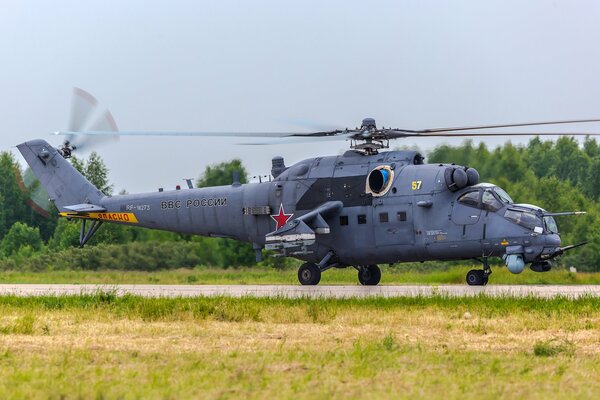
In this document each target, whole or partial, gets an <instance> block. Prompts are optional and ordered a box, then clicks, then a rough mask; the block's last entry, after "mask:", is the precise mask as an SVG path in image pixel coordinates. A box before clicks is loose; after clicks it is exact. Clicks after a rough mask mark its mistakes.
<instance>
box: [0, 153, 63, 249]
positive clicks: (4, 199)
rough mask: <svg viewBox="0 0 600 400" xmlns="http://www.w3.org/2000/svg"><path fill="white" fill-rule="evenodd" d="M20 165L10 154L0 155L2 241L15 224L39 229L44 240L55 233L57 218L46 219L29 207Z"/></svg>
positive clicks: (28, 194)
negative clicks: (18, 223) (23, 224)
mask: <svg viewBox="0 0 600 400" xmlns="http://www.w3.org/2000/svg"><path fill="white" fill-rule="evenodd" d="M21 176H22V173H21V169H20V167H19V164H18V163H17V162H16V160H15V158H14V157H13V155H12V154H11V153H9V152H1V153H0V239H2V237H4V235H6V233H7V232H8V230H9V229H10V228H11V227H12V226H13V224H14V223H15V222H23V223H25V224H27V225H29V226H35V227H37V228H39V231H40V234H41V236H42V238H43V239H44V240H47V239H48V238H49V237H50V236H51V235H52V232H53V231H54V227H55V226H56V221H57V217H56V216H55V215H53V216H52V217H51V218H45V217H42V216H41V215H39V214H38V213H36V212H35V211H34V210H33V209H32V208H31V207H29V206H28V205H27V201H28V199H29V198H30V193H29V192H28V191H27V189H26V188H25V186H24V185H23V181H22V178H21Z"/></svg>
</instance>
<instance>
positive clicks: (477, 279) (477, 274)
mask: <svg viewBox="0 0 600 400" xmlns="http://www.w3.org/2000/svg"><path fill="white" fill-rule="evenodd" d="M486 283H487V276H485V273H484V272H483V270H482V269H472V270H470V271H469V272H468V273H467V284H468V285H469V286H483V285H485V284H486Z"/></svg>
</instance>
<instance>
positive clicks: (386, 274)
mask: <svg viewBox="0 0 600 400" xmlns="http://www.w3.org/2000/svg"><path fill="white" fill-rule="evenodd" d="M471 268H477V266H475V265H473V266H464V267H451V268H448V269H446V270H431V271H427V270H424V271H414V270H402V269H398V268H389V267H385V266H384V267H382V270H383V275H382V281H381V284H383V285H394V284H426V285H436V284H464V282H465V274H466V273H467V271H468V270H469V269H471ZM296 274H297V272H296V270H295V269H286V270H275V269H272V268H265V267H255V268H251V267H249V268H240V269H217V268H195V269H177V270H162V271H156V272H143V271H116V270H105V271H102V270H100V271H45V272H28V271H3V272H1V273H0V283H105V284H118V283H130V284H196V285H201V284H241V285H245V284H292V285H297V284H298V278H297V275H296ZM490 283H492V284H600V273H571V272H569V271H567V270H565V269H555V270H552V271H550V272H544V273H537V272H533V271H530V270H525V271H524V272H523V273H522V274H519V275H513V274H511V273H510V272H509V271H508V270H507V269H506V268H505V267H496V268H493V274H492V275H491V277H490ZM321 284H326V285H342V284H346V285H354V284H357V276H356V271H355V270H354V269H353V268H346V269H332V270H329V271H326V272H324V273H323V276H322V279H321Z"/></svg>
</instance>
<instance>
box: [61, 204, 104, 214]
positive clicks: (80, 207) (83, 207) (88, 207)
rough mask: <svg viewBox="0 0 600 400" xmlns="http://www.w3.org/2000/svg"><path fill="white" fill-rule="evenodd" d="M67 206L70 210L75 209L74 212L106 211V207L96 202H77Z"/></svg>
mask: <svg viewBox="0 0 600 400" xmlns="http://www.w3.org/2000/svg"><path fill="white" fill-rule="evenodd" d="M65 208H66V209H67V210H69V211H74V212H78V213H81V212H102V211H106V208H104V207H102V206H97V205H95V204H75V205H72V206H65Z"/></svg>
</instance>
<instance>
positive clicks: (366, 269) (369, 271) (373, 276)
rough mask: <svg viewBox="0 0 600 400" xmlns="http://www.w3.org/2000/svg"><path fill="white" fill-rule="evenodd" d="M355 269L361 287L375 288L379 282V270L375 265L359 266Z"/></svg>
mask: <svg viewBox="0 0 600 400" xmlns="http://www.w3.org/2000/svg"><path fill="white" fill-rule="evenodd" d="M357 269H358V281H359V282H360V284H361V285H363V286H376V285H377V284H378V283H379V281H380V280H381V270H380V269H379V267H378V266H377V265H361V266H359V267H358V268H357Z"/></svg>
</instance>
